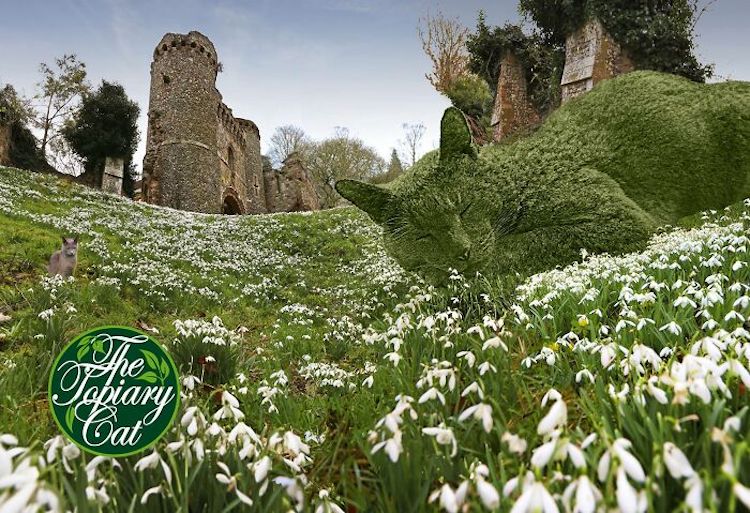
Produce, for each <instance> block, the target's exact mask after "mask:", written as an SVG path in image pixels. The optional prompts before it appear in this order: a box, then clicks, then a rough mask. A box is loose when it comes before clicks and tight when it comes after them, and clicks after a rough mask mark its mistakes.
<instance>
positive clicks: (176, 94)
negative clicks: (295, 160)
mask: <svg viewBox="0 0 750 513" xmlns="http://www.w3.org/2000/svg"><path fill="white" fill-rule="evenodd" d="M217 72H218V61H217V58H216V50H215V49H214V46H213V44H212V43H211V41H209V40H208V38H207V37H206V36H204V35H203V34H200V33H199V32H190V33H189V34H171V33H170V34H166V35H165V36H164V37H163V38H162V40H161V41H160V42H159V45H158V46H157V47H156V50H155V51H154V60H153V62H152V64H151V91H150V99H149V112H148V135H147V139H146V145H147V147H146V156H145V157H144V162H143V171H144V191H143V195H144V199H145V200H146V201H148V202H151V203H157V204H159V205H166V206H169V207H172V208H178V209H182V210H192V211H196V212H209V213H219V212H221V209H222V197H221V196H222V190H221V180H220V172H219V156H218V151H217V133H218V124H219V123H218V116H217V111H218V108H219V104H220V96H219V93H218V91H217V90H216V86H215V84H216V74H217Z"/></svg>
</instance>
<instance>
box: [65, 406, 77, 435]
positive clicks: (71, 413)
mask: <svg viewBox="0 0 750 513" xmlns="http://www.w3.org/2000/svg"><path fill="white" fill-rule="evenodd" d="M75 418H76V410H75V408H73V407H72V406H68V409H67V410H66V411H65V425H66V426H67V427H68V430H69V431H73V421H74V420H75Z"/></svg>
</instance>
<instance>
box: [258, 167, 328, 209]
mask: <svg viewBox="0 0 750 513" xmlns="http://www.w3.org/2000/svg"><path fill="white" fill-rule="evenodd" d="M264 180H265V187H266V205H267V206H268V211H269V212H298V211H309V210H319V209H320V201H319V200H318V195H317V193H316V192H315V186H314V185H313V183H312V181H311V180H310V175H309V174H308V172H307V169H305V167H304V165H303V164H302V161H301V160H300V158H299V157H298V156H297V155H296V154H294V153H293V154H291V155H290V156H289V157H287V158H286V160H284V167H282V168H281V170H280V171H274V170H272V169H271V170H266V171H265V172H264Z"/></svg>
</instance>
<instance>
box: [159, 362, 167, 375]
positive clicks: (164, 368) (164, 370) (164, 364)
mask: <svg viewBox="0 0 750 513" xmlns="http://www.w3.org/2000/svg"><path fill="white" fill-rule="evenodd" d="M159 370H160V371H161V375H162V377H164V378H166V377H167V376H169V364H167V361H166V360H162V361H161V365H159Z"/></svg>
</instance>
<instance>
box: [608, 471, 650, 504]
mask: <svg viewBox="0 0 750 513" xmlns="http://www.w3.org/2000/svg"><path fill="white" fill-rule="evenodd" d="M615 495H616V496H617V506H618V507H619V508H620V511H621V512H622V513H643V512H645V511H646V507H647V503H646V496H645V494H643V493H642V492H641V493H639V492H636V490H635V488H633V485H631V484H630V481H628V478H627V475H626V474H625V469H623V468H620V469H618V471H617V490H616V492H615Z"/></svg>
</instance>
